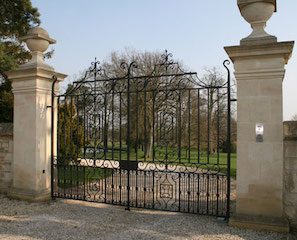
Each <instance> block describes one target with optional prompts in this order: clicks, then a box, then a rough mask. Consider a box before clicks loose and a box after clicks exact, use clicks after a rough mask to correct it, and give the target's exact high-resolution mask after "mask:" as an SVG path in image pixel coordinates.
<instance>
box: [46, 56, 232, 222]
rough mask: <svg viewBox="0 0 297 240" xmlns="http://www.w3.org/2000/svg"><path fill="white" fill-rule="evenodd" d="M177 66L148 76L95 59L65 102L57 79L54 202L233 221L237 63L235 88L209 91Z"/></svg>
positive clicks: (167, 62) (164, 65)
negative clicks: (232, 128)
mask: <svg viewBox="0 0 297 240" xmlns="http://www.w3.org/2000/svg"><path fill="white" fill-rule="evenodd" d="M171 57H172V55H171V54H168V53H167V51H166V52H165V54H163V55H162V57H161V58H160V59H161V61H160V62H159V63H158V64H155V65H154V66H153V67H152V69H146V70H145V71H146V73H144V70H143V68H141V69H140V68H139V67H138V66H137V63H135V62H132V63H130V64H127V63H122V64H121V65H120V67H119V68H118V70H117V73H116V72H112V73H108V71H107V70H105V69H103V68H102V67H101V66H100V64H99V62H97V61H96V60H95V62H93V63H92V66H91V67H90V69H89V70H88V71H87V72H86V74H85V76H84V77H83V79H82V80H81V81H77V82H74V83H73V86H72V88H70V89H68V91H67V92H66V93H65V94H62V95H55V93H54V86H55V83H56V78H55V77H54V79H55V81H54V83H53V93H52V106H54V104H57V105H56V106H57V108H58V114H57V119H55V115H54V114H52V126H54V125H55V124H54V123H57V127H56V129H57V136H56V135H55V134H54V130H53V129H54V127H53V128H52V197H53V198H70V199H78V200H85V201H94V202H103V203H109V204H115V205H123V206H126V208H127V209H130V207H140V208H149V209H160V210H169V211H179V212H187V213H197V214H205V215H214V216H222V217H226V218H228V217H229V208H230V204H229V203H230V118H231V117H230V72H229V70H228V68H227V67H226V64H227V63H228V61H225V62H224V66H225V68H226V69H227V71H228V79H227V81H226V82H225V83H223V84H221V85H210V84H206V83H203V82H201V80H200V79H199V78H198V77H197V74H196V73H193V72H184V71H182V69H180V67H179V65H178V64H176V63H174V62H173V61H172V60H171V59H170V58H171ZM52 111H54V108H52ZM55 138H56V139H57V141H56V142H57V146H55V141H54V139H55Z"/></svg>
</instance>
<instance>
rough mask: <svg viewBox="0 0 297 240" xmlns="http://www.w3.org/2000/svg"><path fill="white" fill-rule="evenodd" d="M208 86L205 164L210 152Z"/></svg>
mask: <svg viewBox="0 0 297 240" xmlns="http://www.w3.org/2000/svg"><path fill="white" fill-rule="evenodd" d="M209 98H210V97H209V88H207V164H209V153H210V142H209V141H210V114H211V113H210V102H209V101H210V99H209Z"/></svg>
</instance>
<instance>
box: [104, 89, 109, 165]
mask: <svg viewBox="0 0 297 240" xmlns="http://www.w3.org/2000/svg"><path fill="white" fill-rule="evenodd" d="M107 104H108V103H107V93H105V95H104V160H106V154H107V151H108V139H107V125H108V124H107Z"/></svg>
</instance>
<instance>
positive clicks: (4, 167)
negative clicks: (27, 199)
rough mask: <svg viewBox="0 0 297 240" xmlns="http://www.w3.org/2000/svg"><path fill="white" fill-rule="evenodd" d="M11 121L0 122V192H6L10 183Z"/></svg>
mask: <svg viewBox="0 0 297 240" xmlns="http://www.w3.org/2000/svg"><path fill="white" fill-rule="evenodd" d="M12 129H13V125H12V123H0V193H7V189H8V188H9V187H10V186H11V184H12V152H13V136H12V133H13V131H12Z"/></svg>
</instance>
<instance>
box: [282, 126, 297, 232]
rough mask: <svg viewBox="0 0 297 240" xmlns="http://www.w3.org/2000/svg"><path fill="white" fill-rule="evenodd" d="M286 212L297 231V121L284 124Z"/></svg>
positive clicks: (291, 224)
mask: <svg viewBox="0 0 297 240" xmlns="http://www.w3.org/2000/svg"><path fill="white" fill-rule="evenodd" d="M284 161H285V165H284V211H285V214H286V215H287V218H288V219H289V222H290V226H291V227H292V228H293V229H294V230H297V121H289V122H284Z"/></svg>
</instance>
